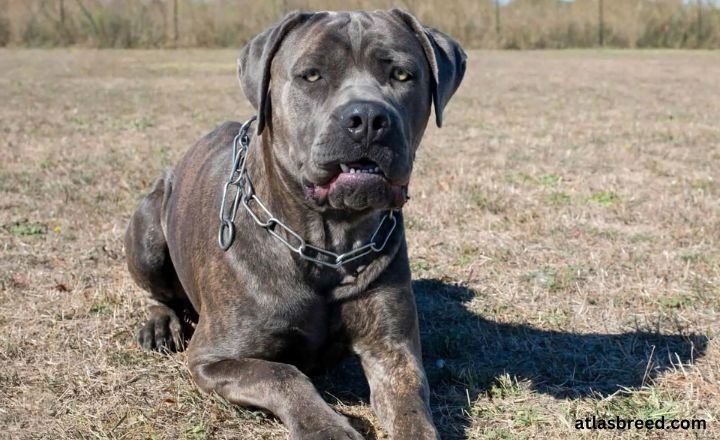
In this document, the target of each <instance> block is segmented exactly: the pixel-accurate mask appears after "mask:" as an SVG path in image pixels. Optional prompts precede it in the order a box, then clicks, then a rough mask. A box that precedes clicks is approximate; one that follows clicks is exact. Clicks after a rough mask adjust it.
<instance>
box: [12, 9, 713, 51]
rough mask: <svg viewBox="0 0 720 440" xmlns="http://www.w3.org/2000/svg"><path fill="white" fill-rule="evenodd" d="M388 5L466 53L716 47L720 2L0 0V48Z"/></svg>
mask: <svg viewBox="0 0 720 440" xmlns="http://www.w3.org/2000/svg"><path fill="white" fill-rule="evenodd" d="M390 7H401V8H404V9H406V10H409V11H411V12H413V13H414V14H415V15H417V16H418V18H420V20H421V21H423V22H425V23H427V24H430V25H433V26H435V27H438V28H440V29H442V30H444V31H446V32H448V33H450V34H452V35H453V36H455V37H456V38H458V39H459V40H460V41H462V43H463V44H464V45H465V46H466V47H471V48H501V49H540V48H568V47H597V46H608V47H618V48H636V47H639V48H645V47H658V48H720V2H718V1H716V0H574V1H573V0H455V1H453V0H402V1H387V0H346V1H337V0H335V1H333V0H266V1H262V0H253V1H251V0H0V45H22V46H31V47H37V46H68V45H81V46H92V47H127V48H133V47H238V46H241V45H243V44H244V43H245V42H247V41H248V40H249V39H250V38H252V36H253V35H255V34H256V33H258V32H260V31H261V30H262V29H264V28H265V27H267V26H268V25H269V24H271V23H273V22H274V21H276V20H278V18H280V17H281V16H282V15H284V14H285V13H287V12H289V11H292V10H298V9H299V10H327V9H331V10H332V9H386V8H390Z"/></svg>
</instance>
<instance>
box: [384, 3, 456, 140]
mask: <svg viewBox="0 0 720 440" xmlns="http://www.w3.org/2000/svg"><path fill="white" fill-rule="evenodd" d="M390 14H392V15H394V16H395V17H397V18H399V19H400V20H401V21H402V22H403V23H405V24H406V25H407V26H408V27H410V29H411V30H412V31H413V32H414V33H415V35H416V36H417V37H418V39H419V40H420V45H421V46H422V48H423V51H425V58H427V61H428V64H430V70H431V71H432V76H433V84H432V97H433V104H434V105H435V122H436V123H437V126H438V127H442V121H443V109H444V108H445V106H446V105H447V103H448V101H450V98H452V96H453V94H454V93H455V91H456V90H457V88H458V87H459V86H460V83H461V82H462V79H463V76H465V65H466V61H467V55H466V54H465V51H463V49H462V47H461V46H460V43H458V42H457V41H455V40H454V39H452V38H451V37H449V36H448V35H445V34H444V33H442V32H440V31H438V30H437V29H433V28H430V27H426V26H423V25H422V24H421V23H420V22H419V21H418V19H417V18H415V17H414V16H413V15H412V14H410V13H408V12H406V11H403V10H402V9H391V10H390Z"/></svg>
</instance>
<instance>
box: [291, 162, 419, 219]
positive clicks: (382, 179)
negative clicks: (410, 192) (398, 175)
mask: <svg viewBox="0 0 720 440" xmlns="http://www.w3.org/2000/svg"><path fill="white" fill-rule="evenodd" d="M305 186H306V196H307V197H308V198H311V199H313V200H314V201H315V202H317V203H318V204H320V205H323V204H326V203H327V204H329V205H331V206H333V207H336V208H352V209H364V208H369V207H377V208H387V207H395V208H399V207H402V205H403V204H404V203H405V201H406V200H407V183H406V182H405V183H395V182H392V181H391V180H390V179H388V177H387V176H386V174H385V172H384V171H383V169H382V168H381V166H380V165H378V164H377V163H376V162H374V161H373V160H371V159H368V158H363V159H360V160H357V161H354V162H347V163H340V164H338V165H337V172H336V173H335V174H334V175H331V176H330V177H329V178H328V179H327V180H326V181H324V182H323V183H317V184H313V183H310V182H306V185H305Z"/></svg>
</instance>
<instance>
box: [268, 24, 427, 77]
mask: <svg viewBox="0 0 720 440" xmlns="http://www.w3.org/2000/svg"><path fill="white" fill-rule="evenodd" d="M289 40H290V41H287V42H286V44H283V47H282V48H281V51H282V52H284V55H286V56H287V59H290V60H292V61H291V62H294V61H295V60H297V59H299V58H302V57H310V58H319V59H323V58H324V59H332V58H335V57H340V56H342V57H343V59H346V60H347V61H348V62H354V63H356V64H357V63H360V62H362V61H363V60H364V59H367V58H375V59H381V60H394V61H400V62H403V61H406V62H415V63H419V64H425V63H426V61H425V58H424V53H423V50H422V47H421V46H420V42H419V41H418V38H417V37H416V36H415V35H414V34H413V32H412V31H411V30H410V29H409V28H408V27H407V26H406V25H405V24H404V23H403V22H401V21H400V20H398V19H396V18H395V17H393V16H392V15H390V14H389V13H387V12H384V11H376V12H364V11H351V12H318V13H317V14H315V16H314V17H312V18H311V19H310V20H309V21H308V22H307V23H306V24H305V25H304V26H302V27H301V28H300V29H298V30H297V32H293V33H292V36H291V37H290V38H289Z"/></svg>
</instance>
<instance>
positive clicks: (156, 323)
mask: <svg viewBox="0 0 720 440" xmlns="http://www.w3.org/2000/svg"><path fill="white" fill-rule="evenodd" d="M184 336H185V335H184V334H183V328H182V325H181V323H180V320H179V319H178V317H177V315H176V314H175V312H173V311H172V310H170V309H169V308H167V307H164V306H155V307H153V308H151V315H150V318H149V319H148V320H147V322H145V324H144V325H143V326H142V328H141V329H140V330H139V331H138V333H137V341H138V343H139V344H140V346H141V347H142V348H143V349H145V350H154V351H160V352H173V351H181V350H183V349H184V348H185V339H184Z"/></svg>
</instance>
